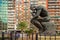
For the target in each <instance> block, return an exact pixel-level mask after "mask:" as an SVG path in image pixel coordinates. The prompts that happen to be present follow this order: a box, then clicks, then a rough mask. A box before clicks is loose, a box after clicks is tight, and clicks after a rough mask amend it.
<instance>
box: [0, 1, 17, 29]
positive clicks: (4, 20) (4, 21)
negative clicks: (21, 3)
mask: <svg viewBox="0 0 60 40" xmlns="http://www.w3.org/2000/svg"><path fill="white" fill-rule="evenodd" d="M0 27H1V29H2V30H5V29H7V30H10V29H11V30H15V27H16V13H15V0H0Z"/></svg>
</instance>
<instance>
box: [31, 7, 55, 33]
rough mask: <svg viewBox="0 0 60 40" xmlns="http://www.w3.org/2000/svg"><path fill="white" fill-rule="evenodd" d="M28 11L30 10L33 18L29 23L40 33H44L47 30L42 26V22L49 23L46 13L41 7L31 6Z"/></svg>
mask: <svg viewBox="0 0 60 40" xmlns="http://www.w3.org/2000/svg"><path fill="white" fill-rule="evenodd" d="M30 9H31V10H32V13H31V14H32V16H33V18H32V19H31V23H32V24H33V25H35V26H36V27H37V28H38V29H39V31H40V33H43V32H45V31H46V30H47V29H48V28H47V27H46V25H44V22H49V21H50V17H49V15H48V11H47V10H46V9H45V8H44V7H43V6H31V7H30ZM54 32H55V30H54ZM45 33H46V32H45Z"/></svg>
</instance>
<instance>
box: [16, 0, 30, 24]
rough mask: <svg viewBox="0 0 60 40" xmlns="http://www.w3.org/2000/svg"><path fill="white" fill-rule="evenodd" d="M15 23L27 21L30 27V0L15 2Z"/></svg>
mask: <svg viewBox="0 0 60 40" xmlns="http://www.w3.org/2000/svg"><path fill="white" fill-rule="evenodd" d="M15 3H16V6H15V8H16V13H17V22H21V21H27V22H28V25H30V17H31V14H30V0H16V2H15Z"/></svg>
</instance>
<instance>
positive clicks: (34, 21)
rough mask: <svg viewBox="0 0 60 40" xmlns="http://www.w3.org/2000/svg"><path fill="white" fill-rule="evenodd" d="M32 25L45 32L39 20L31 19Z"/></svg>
mask: <svg viewBox="0 0 60 40" xmlns="http://www.w3.org/2000/svg"><path fill="white" fill-rule="evenodd" d="M31 23H32V24H33V25H35V26H36V27H37V28H38V29H39V31H41V32H43V27H42V26H41V24H40V22H39V21H38V20H37V19H31Z"/></svg>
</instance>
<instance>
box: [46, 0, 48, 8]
mask: <svg viewBox="0 0 60 40" xmlns="http://www.w3.org/2000/svg"><path fill="white" fill-rule="evenodd" d="M46 8H47V9H48V0H46Z"/></svg>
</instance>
